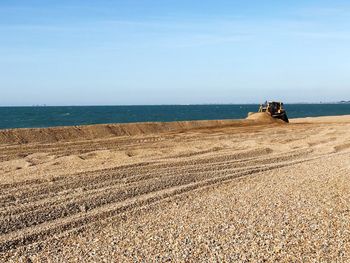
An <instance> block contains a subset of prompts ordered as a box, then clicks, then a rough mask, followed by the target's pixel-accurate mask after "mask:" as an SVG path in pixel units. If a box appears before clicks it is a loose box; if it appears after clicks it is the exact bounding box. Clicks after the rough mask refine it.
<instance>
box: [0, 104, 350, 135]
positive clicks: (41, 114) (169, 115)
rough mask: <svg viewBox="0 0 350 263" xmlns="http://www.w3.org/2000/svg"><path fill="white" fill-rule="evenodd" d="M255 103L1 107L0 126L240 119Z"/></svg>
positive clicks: (346, 109)
mask: <svg viewBox="0 0 350 263" xmlns="http://www.w3.org/2000/svg"><path fill="white" fill-rule="evenodd" d="M258 107H259V106H258V105H252V104H249V105H231V104H230V105H164V106H163V105H162V106H161V105H159V106H74V107H0V129H9V128H34V127H53V126H74V125H86V124H102V123H130V122H150V121H161V122H168V121H183V120H214V119H241V118H245V117H246V116H247V113H248V112H250V111H257V109H258ZM285 107H286V110H287V114H288V117H289V118H297V117H312V116H327V115H345V114H350V104H289V105H288V104H287V105H285Z"/></svg>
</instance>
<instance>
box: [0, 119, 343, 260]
mask: <svg viewBox="0 0 350 263" xmlns="http://www.w3.org/2000/svg"><path fill="white" fill-rule="evenodd" d="M349 175H350V115H345V116H334V117H332V116H330V117H313V118H299V119H291V120H290V123H289V124H286V123H283V122H282V121H275V120H270V119H269V118H257V119H254V118H252V119H250V120H223V121H188V122H171V123H134V124H108V125H92V126H74V127H56V128H43V129H12V130H0V189H1V190H0V204H1V205H0V221H1V222H0V258H2V259H4V261H13V262H18V261H20V260H23V261H25V260H27V262H30V261H28V260H31V261H33V262H42V261H53V262H56V261H61V262H71V261H82V262H108V261H115V262H142V261H144V262H165V261H178V262H179V261H180V262H184V261H185V262H198V261H202V262H203V261H204V262H206V261H207V262H217V261H219V262H228V261H231V262H248V261H253V262H259V261H260V262H262V261H267V262H270V261H277V262H283V261H288V262H290V261H292V262H293V261H294V262H295V261H297V262H298V261H299V262H301V261H303V262H309V261H315V262H320V261H323V262H334V261H339V262H342V261H343V262H345V261H350V183H349V182H350V181H349Z"/></svg>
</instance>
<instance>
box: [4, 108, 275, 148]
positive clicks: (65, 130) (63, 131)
mask: <svg viewBox="0 0 350 263" xmlns="http://www.w3.org/2000/svg"><path fill="white" fill-rule="evenodd" d="M278 122H279V121H278V120H275V119H273V118H271V116H269V115H268V114H265V113H262V114H261V113H257V114H253V115H251V116H249V117H248V120H209V121H179V122H148V123H147V122H144V123H127V124H100V125H86V126H65V127H52V128H33V129H7V130H0V144H26V143H39V142H40V143H54V142H62V141H81V140H93V139H105V138H109V137H118V136H134V135H147V134H158V133H163V132H184V131H188V130H193V129H201V128H216V127H226V126H229V127H241V126H248V125H257V124H261V123H278Z"/></svg>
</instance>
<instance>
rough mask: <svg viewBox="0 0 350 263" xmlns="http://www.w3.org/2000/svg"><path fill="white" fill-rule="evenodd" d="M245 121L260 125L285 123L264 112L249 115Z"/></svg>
mask: <svg viewBox="0 0 350 263" xmlns="http://www.w3.org/2000/svg"><path fill="white" fill-rule="evenodd" d="M247 120H253V121H257V122H260V123H285V122H283V121H282V120H279V119H275V118H272V117H271V115H270V114H268V113H266V112H256V113H250V114H249V115H248V117H247Z"/></svg>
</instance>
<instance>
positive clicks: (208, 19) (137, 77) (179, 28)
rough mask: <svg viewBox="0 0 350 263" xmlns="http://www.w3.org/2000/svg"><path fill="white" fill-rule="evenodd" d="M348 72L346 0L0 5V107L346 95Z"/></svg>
mask: <svg viewBox="0 0 350 263" xmlns="http://www.w3.org/2000/svg"><path fill="white" fill-rule="evenodd" d="M349 70H350V2H349V1H337V0H333V1H330V0H329V1H322V0H318V1H308V0H303V1H297V0H284V1H280V0H275V1H273V0H264V1H261V0H256V1H254V0H251V1H248V0H247V1H243V0H241V1H235V0H230V1H229V0H216V1H214V0H212V1H208V0H127V1H125V0H115V1H112V0H99V1H91V0H60V1H56V0H55V1H54V0H41V1H39V0H22V1H19V0H1V1H0V106H25V105H37V104H39V105H40V104H46V105H148V104H206V103H238V104H240V103H260V102H262V101H265V100H281V101H284V102H287V103H288V102H289V103H291V102H320V101H323V102H326V101H339V100H350V72H349Z"/></svg>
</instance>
